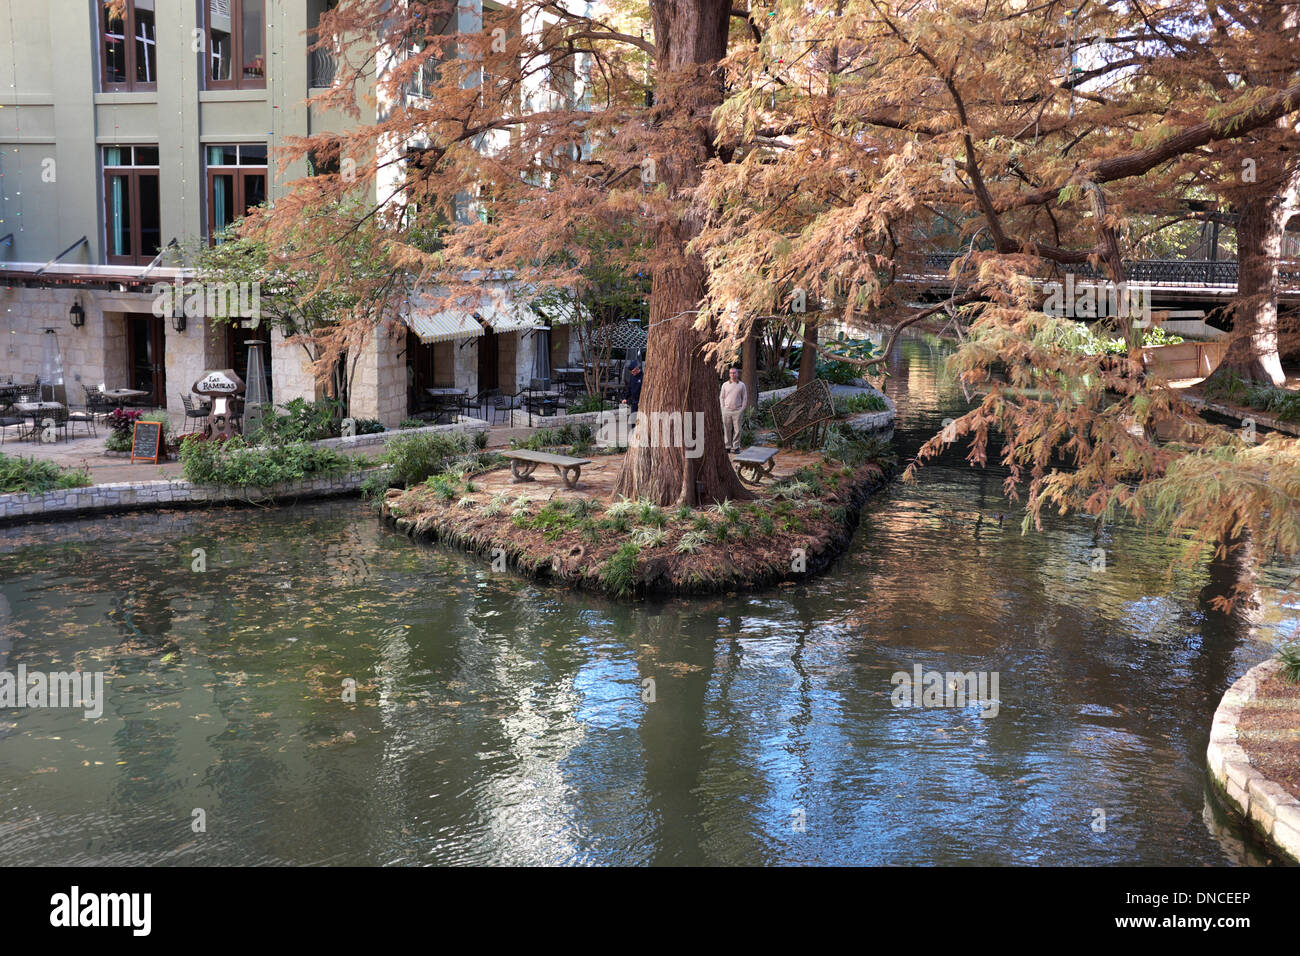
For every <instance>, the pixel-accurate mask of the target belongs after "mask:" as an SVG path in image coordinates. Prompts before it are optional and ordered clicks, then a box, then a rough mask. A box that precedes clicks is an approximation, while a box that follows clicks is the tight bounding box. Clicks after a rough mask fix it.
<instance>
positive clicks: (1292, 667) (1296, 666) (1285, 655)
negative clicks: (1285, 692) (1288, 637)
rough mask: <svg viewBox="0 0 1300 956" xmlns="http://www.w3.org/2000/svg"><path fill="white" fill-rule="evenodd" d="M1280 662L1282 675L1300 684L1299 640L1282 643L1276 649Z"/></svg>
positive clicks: (1293, 682)
mask: <svg viewBox="0 0 1300 956" xmlns="http://www.w3.org/2000/svg"><path fill="white" fill-rule="evenodd" d="M1277 659H1278V660H1279V661H1281V662H1282V677H1283V678H1284V679H1285V680H1288V681H1290V682H1291V683H1292V684H1300V641H1291V642H1290V643H1289V644H1283V645H1282V646H1281V647H1280V648H1278V651H1277Z"/></svg>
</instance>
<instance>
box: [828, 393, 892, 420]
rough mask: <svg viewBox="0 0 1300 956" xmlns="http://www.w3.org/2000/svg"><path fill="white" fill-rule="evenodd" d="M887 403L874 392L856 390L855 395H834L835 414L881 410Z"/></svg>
mask: <svg viewBox="0 0 1300 956" xmlns="http://www.w3.org/2000/svg"><path fill="white" fill-rule="evenodd" d="M887 408H889V406H888V405H886V404H885V400H884V399H883V398H881V397H880V396H879V395H877V394H876V393H875V392H858V393H857V394H855V395H837V396H835V414H836V415H857V414H860V413H862V412H883V411H885V410H886V409H887Z"/></svg>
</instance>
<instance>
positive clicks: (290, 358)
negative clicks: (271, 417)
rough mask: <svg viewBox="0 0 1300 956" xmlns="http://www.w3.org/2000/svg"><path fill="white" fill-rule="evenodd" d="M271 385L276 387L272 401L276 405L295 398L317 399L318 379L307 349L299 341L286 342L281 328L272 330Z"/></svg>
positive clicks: (311, 400)
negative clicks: (313, 370)
mask: <svg viewBox="0 0 1300 956" xmlns="http://www.w3.org/2000/svg"><path fill="white" fill-rule="evenodd" d="M271 387H272V388H273V389H275V394H274V395H272V396H271V401H272V402H274V403H275V404H276V405H283V404H285V403H286V402H288V401H289V400H291V399H294V398H302V399H306V400H307V401H309V402H313V401H315V400H316V379H315V378H314V377H313V375H312V370H311V361H310V359H308V357H307V353H306V351H304V350H303V347H302V346H301V345H298V344H297V343H292V344H291V343H289V342H286V341H285V340H284V333H283V332H281V331H280V330H279V329H272V330H271Z"/></svg>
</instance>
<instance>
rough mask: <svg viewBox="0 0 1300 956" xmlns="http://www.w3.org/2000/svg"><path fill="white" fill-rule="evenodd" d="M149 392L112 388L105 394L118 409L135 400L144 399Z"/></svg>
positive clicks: (136, 389)
mask: <svg viewBox="0 0 1300 956" xmlns="http://www.w3.org/2000/svg"><path fill="white" fill-rule="evenodd" d="M148 394H149V393H148V392H142V391H140V390H139V389H138V388H110V389H109V390H108V391H106V392H105V393H104V397H105V398H107V399H108V400H109V401H110V402H112V403H113V404H114V405H115V406H117V407H118V408H121V407H122V406H123V405H125V404H126V403H127V402H129V401H130V400H131V399H133V398H143V397H144V396H146V395H148Z"/></svg>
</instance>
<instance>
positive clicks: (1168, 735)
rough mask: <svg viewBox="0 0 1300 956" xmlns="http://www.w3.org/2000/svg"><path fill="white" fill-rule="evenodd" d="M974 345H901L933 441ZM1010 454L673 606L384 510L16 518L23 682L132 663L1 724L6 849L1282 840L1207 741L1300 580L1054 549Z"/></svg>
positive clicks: (684, 857) (315, 852)
mask: <svg viewBox="0 0 1300 956" xmlns="http://www.w3.org/2000/svg"><path fill="white" fill-rule="evenodd" d="M942 359H943V351H942V348H941V347H939V346H936V345H933V344H928V343H927V342H926V341H923V340H919V339H912V340H906V341H904V342H902V343H900V345H899V346H898V347H897V348H896V350H895V354H894V355H893V356H892V372H893V377H892V378H891V379H890V382H889V385H888V391H889V392H890V394H891V396H892V397H894V398H895V400H896V401H897V402H898V405H899V425H898V429H897V431H896V440H897V442H898V446H899V448H900V451H901V452H902V453H903V454H904V455H907V454H908V453H910V452H911V451H913V450H914V449H915V448H916V447H917V446H918V445H919V443H920V442H921V441H922V440H923V439H924V438H926V437H928V436H929V435H931V434H933V433H934V432H935V431H937V430H938V429H939V427H941V423H942V420H943V418H944V417H947V416H950V415H953V414H955V413H956V412H958V411H959V410H960V409H961V408H963V407H964V403H963V399H962V396H961V394H960V393H959V392H958V391H957V390H956V389H955V388H954V387H953V386H952V384H951V383H950V382H947V381H945V378H944V375H943V372H942ZM1001 478H1002V472H1000V471H999V470H998V469H996V468H990V469H988V470H987V471H981V470H976V469H971V468H969V467H968V466H967V465H966V464H965V463H964V462H963V461H962V459H961V456H960V454H959V453H954V454H952V455H951V456H949V457H947V458H945V459H944V460H942V461H940V462H937V463H935V464H933V465H931V466H929V467H927V468H926V469H925V470H924V471H923V472H922V473H921V476H920V479H919V481H918V482H916V483H915V484H901V483H896V484H895V485H894V486H893V487H892V488H891V489H890V490H889V491H887V492H886V493H884V494H882V495H881V496H880V497H879V499H878V500H876V501H875V502H874V503H873V504H872V505H871V506H870V507H869V509H868V511H867V512H866V513H865V514H864V517H863V523H862V527H861V528H860V530H859V531H858V533H857V536H856V538H855V540H854V543H853V547H852V550H851V551H850V552H849V553H848V554H847V555H846V556H845V557H844V558H843V559H842V560H841V561H840V562H839V563H838V564H837V565H836V567H835V568H834V569H833V570H832V571H831V572H829V573H828V574H826V575H825V576H823V577H821V578H819V579H817V580H815V581H813V582H811V583H808V584H801V585H798V586H794V587H786V588H778V589H773V590H767V591H763V592H761V593H758V594H752V595H750V594H730V595H726V596H720V597H712V598H692V599H690V600H668V601H658V602H653V603H649V604H641V605H633V604H620V603H616V602H613V601H608V600H604V599H602V598H599V597H595V596H592V595H586V594H571V593H565V592H557V591H553V590H547V589H541V588H538V587H536V586H534V585H533V584H531V583H529V582H527V581H524V580H521V579H518V578H516V577H514V576H513V575H510V574H500V573H493V572H492V571H491V569H490V568H489V566H488V565H487V564H486V563H484V562H481V561H479V560H476V559H471V558H468V557H466V556H463V555H461V554H458V553H453V552H448V551H443V550H439V549H436V548H429V547H423V546H416V545H413V544H412V543H411V542H410V541H409V540H408V539H406V538H404V537H401V536H399V535H397V534H395V533H393V532H390V531H388V530H387V529H385V528H383V527H382V526H381V525H380V524H379V522H378V520H377V519H376V518H375V517H374V516H373V514H372V513H370V512H369V511H367V510H366V509H365V508H364V507H363V506H361V505H360V504H358V503H356V502H354V501H338V502H329V503H318V504H312V505H307V506H303V507H297V508H284V509H275V510H260V509H252V508H250V509H242V510H236V509H229V510H223V511H217V512H213V513H203V512H197V511H177V512H164V513H152V514H138V515H127V516H118V517H113V518H108V519H97V520H86V521H78V522H70V523H62V524H57V525H51V526H21V527H16V528H9V529H0V670H4V671H9V672H11V673H12V672H15V671H16V669H17V667H18V665H20V664H23V665H25V666H26V668H27V670H28V671H29V672H32V671H41V672H50V671H63V670H69V669H72V668H78V669H81V670H83V671H102V672H103V673H104V675H105V681H106V685H105V686H106V692H105V697H106V699H105V702H104V708H103V716H102V717H101V718H99V719H98V720H89V719H85V718H84V717H83V715H82V712H81V711H79V710H77V711H74V710H59V709H48V708H47V709H32V708H27V709H16V708H14V709H8V710H3V711H0V860H3V861H4V862H5V863H6V864H10V865H13V864H24V863H34V864H42V863H69V864H100V863H105V864H106V863H118V864H146V863H150V864H152V863H163V864H246V863H251V864H344V863H348V864H424V863H527V864H589V863H614V864H651V863H675V864H703V863H711V864H759V863H823V864H841V863H859V864H966V863H988V864H1030V863H1035V864H1073V863H1081V864H1230V863H1249V864H1260V863H1271V862H1274V860H1273V858H1272V857H1270V856H1269V855H1268V853H1267V852H1266V851H1264V850H1262V849H1261V848H1260V847H1259V846H1258V845H1257V844H1255V843H1254V841H1253V840H1252V839H1251V837H1250V836H1249V834H1248V833H1247V832H1246V829H1245V828H1244V827H1241V826H1239V825H1238V824H1236V823H1235V822H1234V821H1232V820H1231V818H1228V817H1226V816H1225V815H1224V814H1223V813H1222V812H1221V810H1220V809H1219V808H1218V807H1217V804H1216V803H1215V801H1214V800H1213V799H1212V798H1211V797H1210V796H1209V794H1208V791H1207V783H1206V777H1205V770H1204V753H1205V748H1206V744H1207V740H1208V730H1209V726H1210V718H1211V715H1212V714H1213V711H1214V708H1215V706H1216V704H1217V702H1218V699H1219V697H1220V696H1221V694H1222V693H1223V691H1224V690H1225V689H1226V688H1227V686H1228V685H1229V684H1230V683H1231V682H1232V680H1234V679H1235V678H1236V677H1237V676H1239V675H1240V674H1241V673H1242V672H1244V671H1245V669H1246V668H1247V667H1249V666H1251V665H1252V664H1254V663H1256V662H1258V661H1260V660H1263V659H1264V658H1265V657H1267V656H1268V655H1269V653H1270V647H1269V645H1268V644H1267V643H1266V641H1267V640H1269V639H1273V638H1275V637H1276V636H1277V634H1279V633H1282V632H1283V631H1289V630H1290V629H1292V628H1294V627H1296V625H1297V622H1300V601H1298V600H1297V598H1296V596H1295V594H1294V593H1287V592H1283V591H1280V590H1278V588H1279V587H1280V586H1281V585H1282V584H1283V583H1284V582H1285V581H1286V580H1287V573H1285V572H1284V571H1282V570H1278V571H1277V572H1274V573H1270V574H1268V575H1266V576H1265V577H1264V578H1263V579H1262V580H1261V585H1262V586H1261V591H1260V594H1261V599H1262V607H1261V608H1260V609H1259V610H1258V611H1257V612H1254V613H1253V614H1250V615H1247V614H1237V615H1234V616H1225V615H1222V614H1218V613H1215V612H1213V611H1211V610H1210V608H1209V605H1208V596H1209V595H1210V594H1213V593H1215V591H1216V589H1222V588H1223V587H1224V586H1225V582H1226V581H1227V580H1229V575H1230V572H1229V570H1228V569H1226V568H1220V567H1201V568H1198V569H1196V570H1194V571H1192V572H1182V573H1179V574H1177V575H1176V576H1174V577H1172V578H1171V577H1169V574H1168V568H1169V566H1170V564H1171V563H1172V560H1173V552H1172V550H1171V549H1170V548H1169V547H1168V546H1167V545H1165V544H1163V543H1162V542H1160V541H1159V540H1155V539H1152V538H1150V537H1149V536H1147V535H1146V534H1145V533H1144V532H1142V531H1139V530H1133V529H1126V528H1118V529H1116V528H1104V529H1101V530H1100V531H1098V530H1097V529H1096V528H1095V526H1094V524H1093V523H1092V522H1090V521H1085V520H1076V519H1066V520H1054V521H1052V522H1050V523H1049V525H1048V527H1047V528H1046V530H1045V531H1043V532H1042V533H1030V534H1028V535H1022V534H1021V533H1020V530H1019V520H1018V515H1017V514H1016V512H1015V509H1014V506H1012V505H1009V504H1008V503H1007V502H1006V501H1005V500H1004V499H1003V498H1002V497H1001ZM1003 516H1005V517H1003ZM1000 517H1002V520H1001V521H999V518H1000ZM200 549H201V551H202V553H201V554H200V553H198V552H199V550H200ZM1097 549H1101V552H1102V553H1104V556H1105V564H1104V569H1103V568H1102V567H1101V561H1100V560H1099V552H1098V550H1097ZM200 559H202V561H200ZM204 565H205V566H206V570H196V568H199V567H201V566H204ZM1290 573H1294V571H1292V572H1290ZM917 665H920V666H921V667H922V669H923V670H925V671H929V670H938V671H942V672H970V671H975V672H984V673H986V674H988V675H989V676H990V679H991V678H992V675H996V677H997V680H998V684H997V692H996V694H992V693H991V694H990V695H989V696H991V697H995V699H996V716H982V713H988V714H992V712H993V711H992V709H988V710H986V711H983V712H982V711H981V708H980V707H979V706H978V705H970V706H965V707H895V706H893V704H892V702H891V693H892V692H893V691H894V689H895V687H894V684H893V683H892V682H891V678H892V675H894V674H895V673H898V672H905V673H908V674H912V673H914V668H915V667H916V666H917ZM350 681H354V682H355V701H353V700H349V699H347V698H348V697H349V696H350V694H349V692H348V690H347V687H348V686H351V685H350V684H346V682H350ZM345 685H346V686H345Z"/></svg>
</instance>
